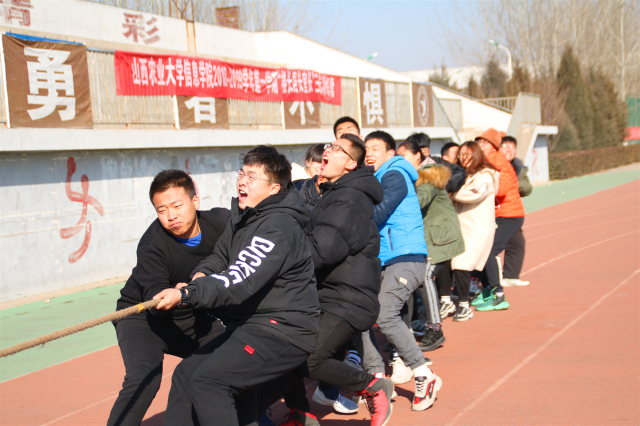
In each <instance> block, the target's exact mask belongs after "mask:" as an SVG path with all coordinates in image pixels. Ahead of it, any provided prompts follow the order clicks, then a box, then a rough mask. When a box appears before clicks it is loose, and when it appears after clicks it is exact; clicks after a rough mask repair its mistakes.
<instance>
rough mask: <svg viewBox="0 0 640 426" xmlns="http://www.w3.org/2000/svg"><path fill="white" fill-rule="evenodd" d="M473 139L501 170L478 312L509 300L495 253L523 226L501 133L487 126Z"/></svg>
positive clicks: (505, 304) (498, 307)
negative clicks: (491, 241) (494, 224)
mask: <svg viewBox="0 0 640 426" xmlns="http://www.w3.org/2000/svg"><path fill="white" fill-rule="evenodd" d="M475 140H476V143H477V144H478V146H479V147H480V149H482V152H483V153H484V155H485V157H487V160H488V161H489V163H490V164H491V165H492V166H493V167H495V168H496V169H497V170H498V172H500V179H499V186H498V192H497V193H496V234H495V237H494V239H493V246H492V248H491V253H490V254H489V259H488V260H487V263H486V265H485V267H484V270H483V271H482V275H481V281H482V284H483V287H484V289H483V290H482V294H481V295H479V296H478V297H477V298H476V299H475V300H474V301H473V302H472V305H475V306H476V310H477V311H498V310H503V309H507V308H508V307H509V302H507V299H506V297H505V295H504V289H503V288H502V285H501V283H500V267H499V266H498V261H497V260H496V256H497V255H498V254H500V253H501V252H502V251H504V249H505V248H506V247H507V244H508V242H509V240H510V239H511V237H513V235H514V234H515V233H516V232H518V230H519V229H521V228H522V225H523V224H524V206H523V205H522V200H521V199H520V192H519V190H518V176H517V175H516V172H515V170H514V169H513V166H512V165H511V163H510V162H509V160H507V158H506V157H505V156H504V155H503V154H502V153H501V152H500V151H499V149H500V143H501V142H502V136H501V134H500V132H498V131H497V130H496V129H492V128H489V129H487V130H486V131H485V132H484V133H482V135H480V136H478V137H477V138H476V139H475Z"/></svg>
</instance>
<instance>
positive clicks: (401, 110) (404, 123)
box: [384, 82, 411, 127]
mask: <svg viewBox="0 0 640 426" xmlns="http://www.w3.org/2000/svg"><path fill="white" fill-rule="evenodd" d="M384 90H385V93H386V103H387V125H386V126H385V127H411V85H409V84H408V83H392V82H385V84H384Z"/></svg>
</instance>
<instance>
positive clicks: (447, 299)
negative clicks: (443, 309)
mask: <svg viewBox="0 0 640 426" xmlns="http://www.w3.org/2000/svg"><path fill="white" fill-rule="evenodd" d="M440 301H441V302H445V303H449V302H451V296H440Z"/></svg>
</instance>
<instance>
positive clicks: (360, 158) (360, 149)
mask: <svg viewBox="0 0 640 426" xmlns="http://www.w3.org/2000/svg"><path fill="white" fill-rule="evenodd" d="M340 139H345V140H347V141H349V144H350V145H351V148H350V149H349V154H351V156H352V157H353V159H354V160H355V161H356V163H358V165H357V167H356V168H358V169H359V168H360V167H362V165H363V164H364V157H365V153H366V148H365V147H364V143H363V142H362V139H360V138H359V137H357V136H356V135H352V134H351V133H345V134H344V135H342V136H340Z"/></svg>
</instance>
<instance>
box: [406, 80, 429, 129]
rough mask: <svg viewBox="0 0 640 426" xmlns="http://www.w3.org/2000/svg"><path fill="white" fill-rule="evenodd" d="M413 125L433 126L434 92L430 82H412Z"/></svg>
mask: <svg viewBox="0 0 640 426" xmlns="http://www.w3.org/2000/svg"><path fill="white" fill-rule="evenodd" d="M411 92H412V97H413V106H412V109H413V127H433V93H432V89H431V85H430V84H419V83H411Z"/></svg>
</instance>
